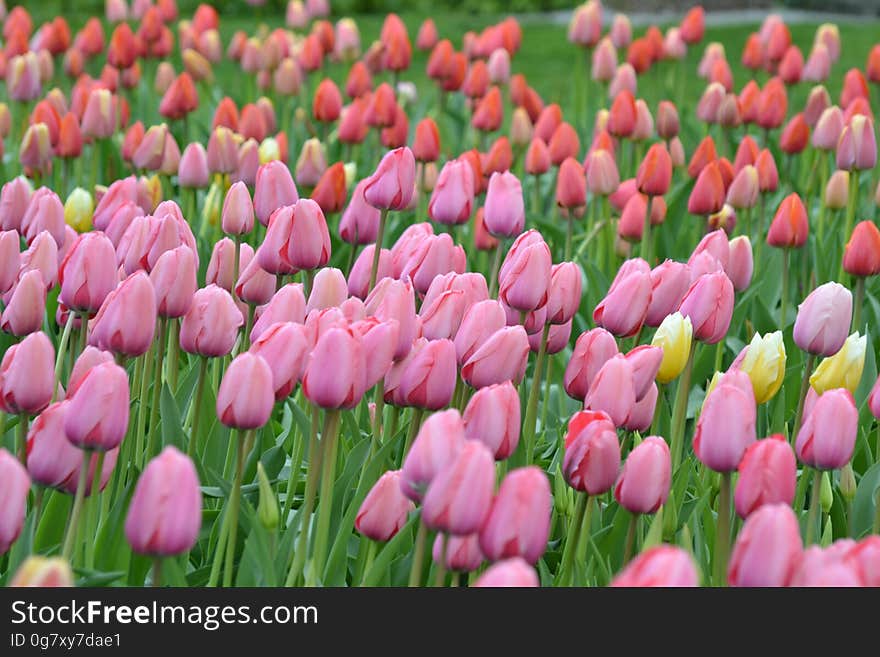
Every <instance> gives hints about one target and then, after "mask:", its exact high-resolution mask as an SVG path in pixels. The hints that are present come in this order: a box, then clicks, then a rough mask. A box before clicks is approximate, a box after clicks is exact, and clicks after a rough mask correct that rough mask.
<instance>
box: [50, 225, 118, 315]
mask: <svg viewBox="0 0 880 657" xmlns="http://www.w3.org/2000/svg"><path fill="white" fill-rule="evenodd" d="M58 280H59V282H60V283H61V293H60V294H59V299H60V300H61V302H62V303H63V304H64V305H65V306H67V307H68V308H70V309H72V310H77V311H80V312H88V313H95V312H97V311H98V310H99V309H100V307H101V304H103V303H104V300H105V299H106V298H107V296H108V295H109V294H110V293H111V292H112V291H113V290H114V289H115V288H116V285H117V283H118V280H119V276H118V273H117V269H116V254H115V251H114V248H113V243H112V242H111V241H110V239H109V238H108V237H107V236H105V235H104V234H103V233H101V232H91V233H84V234H83V235H80V236H79V237H78V238H77V239H76V241H75V242H74V243H73V245H72V246H71V247H70V250H69V251H68V252H67V255H66V256H65V257H64V260H62V261H61V264H60V265H59V268H58Z"/></svg>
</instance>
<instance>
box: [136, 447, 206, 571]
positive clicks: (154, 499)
mask: <svg viewBox="0 0 880 657" xmlns="http://www.w3.org/2000/svg"><path fill="white" fill-rule="evenodd" d="M201 526H202V492H201V490H200V488H199V476H198V474H196V468H195V465H194V464H193V462H192V460H190V458H189V457H188V456H187V455H186V454H183V453H181V452H179V451H178V450H177V449H176V448H175V447H173V446H168V447H166V448H165V449H164V450H162V453H161V454H159V456H157V457H155V458H154V459H152V460H151V461H150V462H149V463H147V467H146V468H144V471H143V473H141V476H140V478H139V479H138V483H137V486H135V489H134V494H133V495H132V498H131V503H130V505H129V507H128V515H127V516H126V519H125V537H126V539H127V540H128V543H129V544H130V545H131V548H132V550H134V551H135V552H137V553H139V554H146V555H152V556H173V555H177V554H182V553H184V552H187V551H189V550H190V549H191V548H192V547H193V545H195V543H196V540H197V539H198V537H199V530H200V529H201Z"/></svg>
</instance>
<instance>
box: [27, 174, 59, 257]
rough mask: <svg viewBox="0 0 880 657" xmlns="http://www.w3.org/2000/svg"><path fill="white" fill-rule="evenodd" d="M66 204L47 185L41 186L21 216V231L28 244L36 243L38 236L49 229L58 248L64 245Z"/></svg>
mask: <svg viewBox="0 0 880 657" xmlns="http://www.w3.org/2000/svg"><path fill="white" fill-rule="evenodd" d="M64 226H65V223H64V206H63V205H61V199H59V198H58V195H57V194H55V193H54V192H52V191H51V190H49V189H48V188H47V187H41V188H40V189H38V190H37V191H36V192H34V195H33V196H32V197H31V200H30V202H29V203H28V206H27V209H26V210H25V212H24V214H23V215H22V218H21V229H20V230H19V232H20V233H21V235H22V237H24V238H25V242H27V243H28V245H31V244H33V243H34V240H35V239H36V238H37V236H38V235H39V234H40V233H42V232H43V231H48V232H49V234H50V235H51V236H52V239H54V240H55V244H56V245H57V246H58V248H61V247H62V246H64V238H65V230H64Z"/></svg>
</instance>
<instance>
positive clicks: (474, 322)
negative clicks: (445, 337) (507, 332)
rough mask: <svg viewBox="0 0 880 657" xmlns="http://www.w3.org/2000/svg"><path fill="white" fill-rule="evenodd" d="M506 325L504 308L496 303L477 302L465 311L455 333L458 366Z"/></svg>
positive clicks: (488, 301)
mask: <svg viewBox="0 0 880 657" xmlns="http://www.w3.org/2000/svg"><path fill="white" fill-rule="evenodd" d="M506 324H507V320H506V317H505V312H504V308H502V306H501V304H500V303H499V302H498V301H495V300H492V299H487V300H484V301H478V302H476V303H474V304H473V305H472V306H471V307H470V308H468V309H467V310H465V312H464V315H463V316H462V318H461V323H460V324H459V327H458V330H457V331H456V332H455V351H456V357H457V359H458V363H459V365H463V364H464V363H466V362H467V361H468V360H469V359H470V357H471V356H472V355H473V354H474V352H475V351H476V350H477V349H478V348H479V347H480V346H482V345H483V343H484V342H486V340H488V339H489V337H491V336H492V335H493V334H494V333H495V332H496V331H498V330H500V329H502V328H504V327H505V326H506Z"/></svg>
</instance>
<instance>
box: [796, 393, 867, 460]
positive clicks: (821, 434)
mask: <svg viewBox="0 0 880 657" xmlns="http://www.w3.org/2000/svg"><path fill="white" fill-rule="evenodd" d="M858 422H859V414H858V410H857V409H856V405H855V402H854V401H853V397H852V394H851V393H850V392H849V391H848V390H846V389H844V388H835V389H832V390H828V391H826V392H824V393H822V394H821V395H819V398H818V399H817V400H816V403H815V405H814V406H813V408H812V409H811V410H810V412H809V414H808V415H805V417H804V423H803V425H802V426H801V429H800V431H799V432H798V435H797V440H796V441H795V451H796V452H797V456H798V459H800V461H801V462H802V463H805V464H806V465H809V466H812V467H814V468H816V469H818V470H836V469H837V468H842V467H843V466H844V465H846V464H847V463H849V460H850V459H851V458H852V455H853V450H854V448H855V444H856V434H857V432H858Z"/></svg>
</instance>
